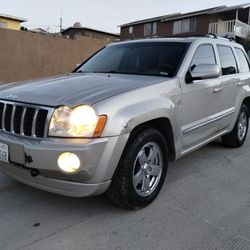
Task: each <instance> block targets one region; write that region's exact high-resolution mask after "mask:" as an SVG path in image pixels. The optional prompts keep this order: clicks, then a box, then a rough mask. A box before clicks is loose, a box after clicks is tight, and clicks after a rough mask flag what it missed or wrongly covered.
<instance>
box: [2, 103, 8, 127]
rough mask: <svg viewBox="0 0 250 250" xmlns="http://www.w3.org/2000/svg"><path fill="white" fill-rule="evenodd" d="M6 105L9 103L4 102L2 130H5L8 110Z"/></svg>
mask: <svg viewBox="0 0 250 250" xmlns="http://www.w3.org/2000/svg"><path fill="white" fill-rule="evenodd" d="M6 107H7V104H6V103H4V107H3V114H2V130H3V131H5V112H6Z"/></svg>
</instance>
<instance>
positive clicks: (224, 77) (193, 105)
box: [0, 37, 250, 209]
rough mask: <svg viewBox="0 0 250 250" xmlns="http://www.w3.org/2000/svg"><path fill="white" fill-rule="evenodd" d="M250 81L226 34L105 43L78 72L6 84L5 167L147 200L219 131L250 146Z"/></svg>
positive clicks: (58, 187) (30, 180)
mask: <svg viewBox="0 0 250 250" xmlns="http://www.w3.org/2000/svg"><path fill="white" fill-rule="evenodd" d="M249 83H250V73H249V61H248V58H247V55H246V53H245V51H244V49H243V47H242V46H241V45H239V44H237V43H234V42H231V41H229V40H226V39H219V38H207V37H203V38H197V37H196V38H164V39H148V40H137V41H130V42H121V43H116V44H111V45H108V46H107V47H105V48H104V49H102V50H100V51H99V52H97V53H96V54H95V55H93V56H92V57H91V58H89V59H88V60H86V61H85V62H84V63H83V64H81V65H80V66H79V67H77V69H76V70H74V72H73V73H71V74H68V75H64V76H59V77H52V78H45V79H38V80H31V81H26V82H18V83H12V84H7V85H3V86H1V88H0V90H1V91H0V130H1V132H0V161H1V164H0V169H1V170H2V171H3V172H5V173H6V174H8V175H10V176H12V177H13V178H15V179H17V180H19V181H21V182H23V183H25V184H28V185H31V186H34V187H37V188H40V189H43V190H47V191H50V192H54V193H58V194H62V195H67V196H75V197H84V196H90V195H99V194H102V193H104V192H106V193H107V195H108V197H109V198H110V199H111V200H112V201H113V202H114V203H116V204H118V205H122V206H125V207H129V208H133V209H138V208H141V207H144V206H146V205H147V204H149V203H150V202H152V201H153V200H154V199H155V197H156V196H157V194H158V193H159V191H160V189H161V187H162V184H163V182H164V179H165V176H166V172H167V166H168V160H170V159H172V160H176V159H178V158H180V157H182V156H184V155H186V154H188V153H190V152H192V151H194V150H196V149H198V148H200V147H201V146H203V145H205V144H207V143H209V142H211V141H212V140H214V139H216V138H218V137H221V138H222V143H223V144H224V145H226V146H230V147H240V146H241V145H242V144H243V143H244V141H245V139H246V135H247V130H248V118H249V109H250V87H249Z"/></svg>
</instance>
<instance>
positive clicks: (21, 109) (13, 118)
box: [0, 100, 54, 139]
mask: <svg viewBox="0 0 250 250" xmlns="http://www.w3.org/2000/svg"><path fill="white" fill-rule="evenodd" d="M53 110H54V109H53V108H50V107H44V106H38V105H32V104H26V103H19V102H11V101H5V100H0V132H1V131H3V132H5V133H9V134H14V135H18V136H23V137H27V138H37V139H42V138H44V137H47V133H48V131H47V130H48V128H49V121H50V118H51V116H52V113H53Z"/></svg>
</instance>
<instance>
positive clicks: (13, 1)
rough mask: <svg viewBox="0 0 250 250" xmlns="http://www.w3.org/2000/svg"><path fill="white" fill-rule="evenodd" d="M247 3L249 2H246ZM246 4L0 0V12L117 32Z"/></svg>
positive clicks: (37, 23)
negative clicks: (134, 23)
mask: <svg viewBox="0 0 250 250" xmlns="http://www.w3.org/2000/svg"><path fill="white" fill-rule="evenodd" d="M249 2H250V0H249ZM242 3H248V2H247V1H244V0H243V1H242V0H189V1H188V0H174V1H169V0H123V1H121V0H71V1H69V0H42V1H39V0H22V1H20V0H0V13H2V14H9V15H14V16H18V17H23V18H27V19H28V22H27V23H23V24H22V25H23V26H26V27H28V28H37V27H41V28H43V29H49V31H50V32H56V31H59V24H60V17H61V13H62V20H63V28H67V27H70V26H73V24H74V23H75V22H80V23H81V25H82V26H83V27H89V28H93V29H99V30H103V31H107V32H112V33H119V31H120V29H119V28H118V27H117V26H119V25H121V24H124V23H128V22H132V21H136V20H140V19H145V18H151V17H156V16H162V15H167V14H172V13H176V12H181V13H185V12H191V11H196V10H200V9H206V8H211V7H216V6H220V5H227V6H231V5H238V4H242Z"/></svg>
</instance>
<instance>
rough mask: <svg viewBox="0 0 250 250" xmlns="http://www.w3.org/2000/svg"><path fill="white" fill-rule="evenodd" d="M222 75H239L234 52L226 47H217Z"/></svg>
mask: <svg viewBox="0 0 250 250" xmlns="http://www.w3.org/2000/svg"><path fill="white" fill-rule="evenodd" d="M217 48H218V52H219V56H220V62H221V71H222V75H231V74H236V73H237V63H236V59H235V57H234V53H233V50H232V49H231V48H230V47H228V46H224V45H217Z"/></svg>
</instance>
